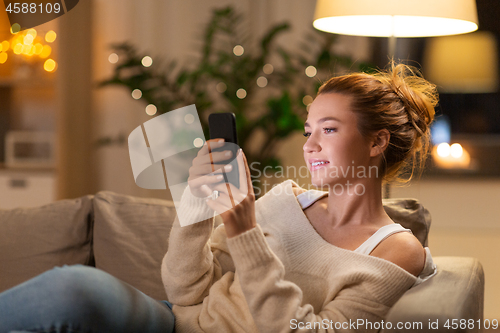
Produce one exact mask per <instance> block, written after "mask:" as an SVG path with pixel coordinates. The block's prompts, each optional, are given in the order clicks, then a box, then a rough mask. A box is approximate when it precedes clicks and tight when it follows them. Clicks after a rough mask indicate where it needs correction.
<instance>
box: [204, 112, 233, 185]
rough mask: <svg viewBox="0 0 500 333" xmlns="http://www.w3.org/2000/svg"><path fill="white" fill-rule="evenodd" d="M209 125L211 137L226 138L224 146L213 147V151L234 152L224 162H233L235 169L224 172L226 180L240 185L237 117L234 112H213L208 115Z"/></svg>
mask: <svg viewBox="0 0 500 333" xmlns="http://www.w3.org/2000/svg"><path fill="white" fill-rule="evenodd" d="M208 127H209V130H210V139H217V138H222V139H224V142H225V143H224V146H222V147H220V148H215V149H212V151H224V150H230V151H231V152H232V153H233V154H232V155H231V157H230V158H229V159H228V160H226V161H224V162H223V163H224V164H231V165H232V166H233V169H232V170H231V171H230V172H224V171H223V172H222V173H223V175H224V181H225V182H229V183H231V184H233V185H234V186H236V187H237V188H239V187H240V178H239V172H238V164H237V161H236V154H237V153H238V149H239V148H240V147H239V146H238V135H237V133H236V117H235V115H234V113H229V112H227V113H212V114H210V115H209V116H208Z"/></svg>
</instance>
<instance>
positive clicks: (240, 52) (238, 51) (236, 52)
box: [233, 45, 245, 57]
mask: <svg viewBox="0 0 500 333" xmlns="http://www.w3.org/2000/svg"><path fill="white" fill-rule="evenodd" d="M244 52H245V49H244V48H243V46H241V45H236V46H235V47H233V53H234V55H235V56H237V57H240V56H242V55H243V53H244Z"/></svg>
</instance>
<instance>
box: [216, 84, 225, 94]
mask: <svg viewBox="0 0 500 333" xmlns="http://www.w3.org/2000/svg"><path fill="white" fill-rule="evenodd" d="M215 89H216V90H217V91H218V92H220V93H221V94H222V93H223V92H225V91H226V89H227V86H226V84H225V83H224V82H219V83H217V85H216V86H215Z"/></svg>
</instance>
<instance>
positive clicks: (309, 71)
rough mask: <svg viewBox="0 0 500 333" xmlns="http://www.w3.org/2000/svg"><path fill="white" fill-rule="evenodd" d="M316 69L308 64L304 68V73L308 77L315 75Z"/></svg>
mask: <svg viewBox="0 0 500 333" xmlns="http://www.w3.org/2000/svg"><path fill="white" fill-rule="evenodd" d="M317 73H318V71H317V70H316V67H314V66H308V67H307V68H306V75H307V76H309V77H315V76H316V74H317Z"/></svg>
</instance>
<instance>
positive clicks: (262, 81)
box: [257, 76, 267, 88]
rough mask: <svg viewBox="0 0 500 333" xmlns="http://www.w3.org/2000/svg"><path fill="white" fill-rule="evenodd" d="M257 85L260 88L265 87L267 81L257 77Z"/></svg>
mask: <svg viewBox="0 0 500 333" xmlns="http://www.w3.org/2000/svg"><path fill="white" fill-rule="evenodd" d="M257 85H258V86H259V87H261V88H264V87H265V86H267V79H266V78H265V77H264V76H259V78H258V79H257Z"/></svg>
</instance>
